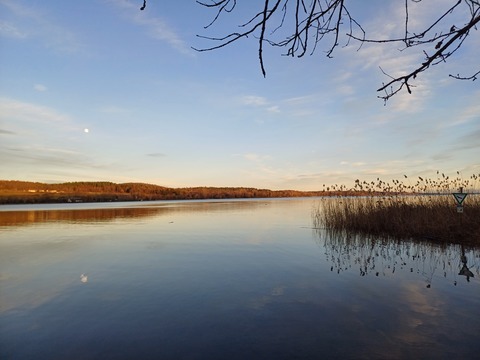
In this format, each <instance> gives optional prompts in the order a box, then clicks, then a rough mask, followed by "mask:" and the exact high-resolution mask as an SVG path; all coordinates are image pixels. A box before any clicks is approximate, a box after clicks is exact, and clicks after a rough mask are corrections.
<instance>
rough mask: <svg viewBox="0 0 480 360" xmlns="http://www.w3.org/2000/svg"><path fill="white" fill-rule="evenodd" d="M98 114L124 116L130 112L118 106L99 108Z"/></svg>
mask: <svg viewBox="0 0 480 360" xmlns="http://www.w3.org/2000/svg"><path fill="white" fill-rule="evenodd" d="M100 112H102V113H104V114H126V113H128V112H130V111H129V110H127V109H125V108H122V107H119V106H115V105H110V106H104V107H102V108H100Z"/></svg>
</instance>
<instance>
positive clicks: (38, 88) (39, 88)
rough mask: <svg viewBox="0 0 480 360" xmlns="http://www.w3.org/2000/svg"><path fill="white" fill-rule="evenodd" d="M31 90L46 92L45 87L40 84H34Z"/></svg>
mask: <svg viewBox="0 0 480 360" xmlns="http://www.w3.org/2000/svg"><path fill="white" fill-rule="evenodd" d="M33 88H34V89H35V90H37V91H39V92H44V91H47V90H48V88H47V87H46V86H45V85H42V84H35V85H33Z"/></svg>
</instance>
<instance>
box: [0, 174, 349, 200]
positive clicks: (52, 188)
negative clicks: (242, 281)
mask: <svg viewBox="0 0 480 360" xmlns="http://www.w3.org/2000/svg"><path fill="white" fill-rule="evenodd" d="M351 193H352V195H353V194H355V195H359V193H358V191H356V192H354V191H351ZM340 194H342V195H348V194H349V191H345V190H344V191H325V190H323V191H297V190H269V189H256V188H246V187H189V188H168V187H164V186H159V185H152V184H145V183H122V184H116V183H113V182H103V181H102V182H67V183H61V184H45V183H39V182H29V181H17V180H0V204H18V203H58V202H101V201H139V200H197V199H198V200H200V199H240V198H244V199H248V198H278V197H310V196H335V195H340Z"/></svg>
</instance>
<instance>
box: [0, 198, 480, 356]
mask: <svg viewBox="0 0 480 360" xmlns="http://www.w3.org/2000/svg"><path fill="white" fill-rule="evenodd" d="M313 206H315V200H314V199H273V200H265V199H257V200H235V201H186V202H181V201H178V202H143V203H108V204H69V205H58V204H57V205H39V206H8V207H6V206H5V207H1V208H0V358H2V359H105V358H108V359H133V358H138V359H140V358H142V359H318V358H325V359H327V358H328V359H335V358H338V359H349V358H352V359H353V358H355V359H358V358H360V359H361V358H365V359H377V358H378V359H405V358H416V359H417V358H422V359H427V358H428V359H430V358H431V359H442V358H474V357H476V356H478V354H479V351H480V342H479V341H478V334H479V333H480V316H479V315H478V314H479V305H480V281H479V277H480V251H479V249H465V248H462V247H461V246H458V245H452V246H449V247H439V246H435V245H432V244H428V243H415V242H410V241H404V242H391V241H386V240H384V239H378V238H373V239H372V238H367V239H366V238H360V237H355V236H334V235H331V234H327V233H326V232H325V231H324V230H322V229H312V220H311V212H312V207H313Z"/></svg>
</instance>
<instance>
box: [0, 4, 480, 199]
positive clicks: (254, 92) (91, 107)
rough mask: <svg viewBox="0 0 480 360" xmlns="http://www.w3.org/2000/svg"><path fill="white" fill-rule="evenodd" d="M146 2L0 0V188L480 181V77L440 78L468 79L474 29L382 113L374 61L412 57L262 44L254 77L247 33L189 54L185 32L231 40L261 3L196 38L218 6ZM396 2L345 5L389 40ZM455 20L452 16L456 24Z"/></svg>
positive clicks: (414, 19)
mask: <svg viewBox="0 0 480 360" xmlns="http://www.w3.org/2000/svg"><path fill="white" fill-rule="evenodd" d="M454 2H456V1H454ZM142 3H143V1H141V0H88V1H64V0H61V1H60V0H51V1H41V2H40V1H33V0H31V1H28V0H0V179H3V180H25V181H38V182H47V183H56V182H70V181H112V182H118V183H123V182H145V183H151V184H157V185H162V186H168V187H194V186H221V187H223V186H226V187H255V188H269V189H295V190H321V189H322V186H323V184H326V185H332V184H344V185H346V186H349V187H350V186H353V185H354V181H355V179H361V180H367V181H371V180H373V179H376V178H380V179H383V180H385V181H387V180H389V179H403V175H407V176H409V177H410V178H411V177H416V176H426V177H436V171H440V172H441V173H445V174H451V175H454V174H456V172H457V171H459V172H460V174H461V176H463V177H465V178H468V177H469V176H470V175H472V174H478V173H480V81H460V80H455V79H453V78H451V77H449V76H448V75H449V74H461V75H471V74H473V73H475V72H476V71H478V70H479V69H478V66H479V63H478V59H479V58H480V36H479V35H480V33H479V30H475V31H472V33H471V35H470V36H469V37H468V38H467V40H466V41H465V42H464V44H463V45H462V47H461V48H460V49H459V51H458V52H457V53H456V54H454V55H453V56H452V57H451V58H450V59H448V61H447V62H446V63H442V64H439V65H437V66H435V67H433V68H431V69H430V70H428V71H427V72H424V73H422V74H420V75H419V77H417V79H416V80H415V82H414V85H415V87H414V88H412V90H413V93H412V94H407V93H406V92H402V93H399V94H397V95H395V96H394V97H393V98H392V99H390V100H389V101H388V102H387V103H386V105H385V104H384V102H383V100H381V99H379V98H377V96H378V95H379V93H377V91H376V90H377V89H378V88H379V87H380V86H381V84H382V83H383V82H386V81H388V80H389V78H388V77H387V76H386V75H384V74H383V73H382V71H381V70H380V67H381V68H382V69H383V70H384V71H385V72H387V73H388V74H392V75H395V74H401V73H405V72H406V71H408V70H412V69H413V68H414V66H415V64H416V62H417V63H418V61H421V60H422V50H421V49H411V50H412V51H406V50H404V51H400V49H401V45H400V44H393V45H385V44H383V45H381V44H366V45H364V46H362V47H361V48H359V46H358V45H359V44H358V43H355V42H350V44H349V45H348V46H345V38H341V39H340V42H339V47H338V48H337V49H336V50H335V52H334V53H333V58H327V57H326V56H325V54H326V51H327V50H328V49H329V46H330V45H331V39H326V41H325V42H321V43H320V44H318V46H317V49H316V52H315V53H314V54H313V55H309V54H307V55H305V56H304V57H302V58H292V57H288V56H282V54H283V53H284V52H285V50H284V49H281V48H275V47H269V46H266V45H265V47H264V51H263V55H264V62H265V67H266V71H267V76H266V77H265V78H264V77H263V75H262V73H261V69H260V64H259V59H258V40H257V39H256V38H255V37H254V36H250V37H249V38H247V39H242V40H241V41H239V42H237V43H234V44H231V45H229V46H227V47H224V48H221V49H218V50H215V51H207V52H198V51H195V50H194V49H193V48H206V47H210V46H212V45H214V43H212V41H210V40H206V39H203V38H201V37H199V36H197V35H202V36H214V37H215V36H216V37H218V36H223V35H226V34H228V33H230V32H234V31H238V27H237V25H239V24H241V23H242V22H244V21H245V20H247V19H248V16H249V15H252V14H254V13H256V12H257V11H258V10H259V9H258V8H256V7H255V6H258V5H255V6H252V5H248V4H247V3H248V1H247V2H239V3H241V4H240V5H238V8H237V9H235V10H234V11H233V12H231V13H229V14H227V15H226V16H222V17H221V18H220V19H219V20H218V21H217V22H216V23H214V24H213V25H212V26H211V27H209V28H207V29H205V26H206V25H208V24H209V23H210V22H211V21H212V19H213V18H214V16H215V11H213V10H211V9H206V8H204V7H202V6H200V5H198V4H197V3H195V1H193V0H191V1H187V0H185V1H166V0H164V1H155V0H150V1H149V2H148V3H147V8H146V9H145V10H144V11H140V10H139V8H140V6H141V5H142ZM252 3H253V2H252ZM252 3H249V4H252ZM424 3H425V4H424ZM398 4H399V3H398V2H395V1H383V0H382V1H380V0H372V1H368V2H363V1H362V2H351V8H350V11H351V13H352V15H353V16H354V17H355V18H356V19H358V20H359V22H360V23H361V24H362V26H363V27H364V29H365V30H366V31H367V34H370V35H371V36H372V37H375V36H377V37H381V38H388V37H392V36H395V35H397V36H399V35H400V36H401V34H402V31H403V27H402V26H403V21H404V20H403V18H402V17H403V15H404V8H403V5H402V6H399V5H398ZM402 4H403V3H402ZM435 4H436V6H435V7H432V6H428V5H429V4H428V2H421V3H419V4H416V3H413V2H412V7H411V8H410V14H409V15H410V22H411V24H412V26H418V29H419V28H420V27H421V25H422V24H425V23H426V21H428V20H429V19H432V18H433V17H434V16H435V15H437V14H438V11H439V10H443V9H447V8H448V7H449V6H451V4H452V1H451V0H438V1H436V2H435ZM242 5H243V7H242ZM462 9H463V8H462ZM260 10H261V9H260ZM462 11H463V10H462ZM462 11H459V12H455V13H454V14H453V15H452V17H451V18H449V21H451V22H453V21H456V23H457V24H463V23H464V22H465V20H462ZM448 24H449V25H448V26H450V22H449V23H448ZM280 31H281V30H280ZM280 31H279V32H280ZM344 31H345V32H346V30H344ZM433 46H434V45H430V47H429V48H427V50H428V51H430V50H432V49H433Z"/></svg>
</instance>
